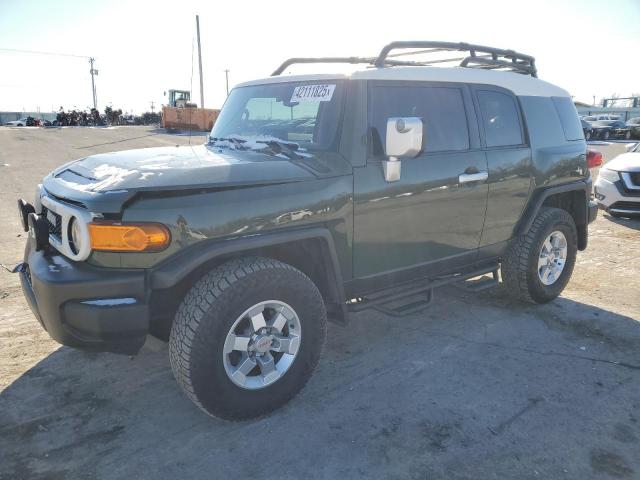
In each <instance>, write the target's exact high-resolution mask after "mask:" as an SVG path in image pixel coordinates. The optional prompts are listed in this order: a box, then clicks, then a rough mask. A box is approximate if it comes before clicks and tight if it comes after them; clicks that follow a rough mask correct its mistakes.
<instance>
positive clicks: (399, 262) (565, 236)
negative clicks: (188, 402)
mask: <svg viewBox="0 0 640 480" xmlns="http://www.w3.org/2000/svg"><path fill="white" fill-rule="evenodd" d="M398 49H400V50H404V49H419V50H418V52H419V53H420V54H422V55H424V54H425V53H426V54H427V56H429V54H433V55H436V56H438V58H437V60H435V61H434V60H421V61H420V60H416V61H409V60H397V59H394V58H397V57H396V56H395V55H390V52H392V51H396V50H398ZM460 52H463V53H462V55H463V57H462V58H463V59H462V61H460V55H461V53H460ZM443 54H445V55H446V54H449V57H444V58H442V55H443ZM402 58H406V57H402ZM321 62H324V63H327V62H341V63H361V64H364V65H365V66H366V68H364V69H361V70H358V71H355V72H354V73H352V74H350V75H337V74H336V75H333V74H317V75H301V76H295V75H281V73H283V72H284V70H286V69H288V68H289V67H290V66H292V65H293V64H296V63H321ZM436 62H437V63H445V64H446V62H455V63H456V66H454V67H443V68H436V67H433V66H431V64H432V63H436ZM585 154H586V145H585V141H584V137H583V135H582V128H581V124H580V120H579V118H578V115H577V113H576V110H575V108H574V106H573V103H572V101H571V97H570V95H569V94H568V93H567V92H566V91H565V90H562V89H560V88H558V87H556V86H553V85H551V84H549V83H546V82H543V81H541V80H539V79H538V78H537V77H536V68H535V62H534V59H533V57H530V56H528V55H523V54H520V53H517V52H514V51H512V50H500V49H495V48H490V47H483V46H478V45H470V44H464V43H445V42H395V43H392V44H390V45H387V46H386V47H385V48H384V49H383V50H382V51H381V53H380V55H379V56H378V57H371V58H357V57H345V58H320V59H309V58H298V59H291V60H288V61H287V62H285V63H284V64H283V65H282V66H281V67H280V68H279V69H278V70H276V72H274V74H273V75H272V76H271V77H269V78H266V79H262V80H256V81H252V82H248V83H244V84H242V85H239V86H237V87H236V88H235V89H233V91H232V92H231V93H230V95H229V97H228V99H227V101H226V103H225V105H224V108H223V109H222V112H221V114H220V117H219V118H218V120H217V122H216V124H215V126H214V127H213V130H212V132H211V134H210V136H209V137H208V139H207V141H206V143H205V144H203V145H198V146H178V147H171V148H149V149H140V150H131V151H123V152H117V153H106V154H98V155H92V156H89V157H86V158H82V159H80V160H77V161H74V162H71V163H68V164H66V165H63V166H61V167H60V168H58V169H56V170H55V171H53V172H52V173H50V174H49V175H48V176H47V177H46V178H45V179H44V180H43V183H42V185H40V186H39V187H38V190H37V195H36V198H35V202H34V203H33V204H30V203H27V202H26V201H24V200H19V202H18V203H19V210H20V216H21V218H22V221H23V226H24V228H25V231H28V232H29V238H28V242H27V246H26V251H25V256H24V263H23V264H22V265H21V266H20V267H19V268H18V270H19V272H20V276H21V281H22V286H23V290H24V295H25V297H26V299H27V300H28V302H29V304H30V306H31V309H32V310H33V312H34V314H35V316H36V317H37V318H38V320H39V321H40V323H41V324H42V326H43V327H44V328H45V329H46V330H47V331H48V332H49V334H50V335H51V337H52V338H53V339H55V340H56V341H58V342H60V343H62V344H65V345H69V346H72V347H78V348H84V349H90V350H94V351H108V352H118V353H126V354H133V353H136V352H137V351H138V350H139V349H140V348H141V346H142V345H143V343H144V342H145V339H146V337H147V335H148V334H152V335H155V336H157V337H160V338H164V339H168V341H169V355H170V360H171V367H172V369H173V372H174V375H175V377H176V379H177V381H178V383H179V384H180V385H181V387H182V388H183V390H184V391H185V393H186V394H187V395H188V396H189V397H190V398H191V399H192V400H193V401H194V402H195V403H196V404H197V405H198V406H199V407H200V408H202V409H203V410H204V411H206V412H207V413H209V414H211V415H214V416H216V417H221V418H225V419H241V418H250V417H255V416H259V415H263V414H265V413H267V412H270V411H272V410H273V409H275V408H277V407H279V406H281V405H283V404H284V403H285V402H287V401H288V400H289V399H291V398H292V397H293V396H294V395H295V394H296V393H297V392H298V391H300V389H301V388H302V387H303V386H304V384H305V382H306V381H307V380H308V378H309V377H310V375H311V374H312V372H313V370H314V368H315V367H316V365H317V363H318V360H319V357H320V353H321V350H322V347H323V344H324V340H325V334H326V321H327V320H330V321H334V322H338V323H345V322H346V321H347V320H348V318H349V314H350V312H353V311H359V310H363V309H368V308H373V309H377V310H379V311H381V312H384V313H385V314H389V315H392V316H394V317H398V318H401V317H402V316H405V315H410V314H413V313H416V312H419V311H421V310H422V309H423V308H424V307H425V306H426V305H427V304H428V303H429V301H430V300H431V299H432V297H433V290H434V288H436V287H438V286H441V285H444V284H447V283H453V282H465V280H468V279H471V278H475V277H479V276H484V280H482V281H479V282H473V283H472V285H473V288H475V289H480V288H485V287H490V286H493V285H496V284H498V283H502V284H503V288H505V289H506V290H507V291H508V292H511V293H512V294H513V295H514V296H516V297H518V298H521V299H523V300H526V301H530V302H535V303H542V302H548V301H550V300H552V299H554V298H555V297H557V296H558V295H559V294H560V293H561V292H562V290H563V288H564V287H565V285H566V284H567V282H568V281H569V278H570V276H571V273H572V270H573V267H574V263H575V260H576V253H577V251H578V250H583V249H584V248H585V247H586V245H587V226H588V223H589V222H590V221H592V220H593V218H594V217H595V214H596V207H595V204H593V203H592V202H590V194H591V179H590V177H589V170H588V168H587V165H586V156H585ZM485 274H489V276H488V277H487V276H486V275H485ZM468 283H469V282H467V284H468ZM470 288H471V286H470ZM398 321H401V320H398Z"/></svg>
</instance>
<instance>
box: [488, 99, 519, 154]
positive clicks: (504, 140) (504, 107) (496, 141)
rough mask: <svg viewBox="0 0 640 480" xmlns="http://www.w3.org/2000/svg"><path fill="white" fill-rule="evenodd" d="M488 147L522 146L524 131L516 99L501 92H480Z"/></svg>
mask: <svg viewBox="0 0 640 480" xmlns="http://www.w3.org/2000/svg"><path fill="white" fill-rule="evenodd" d="M478 103H479V104H480V115H481V117H482V124H483V126H484V133H485V138H486V142H487V147H504V146H509V145H521V144H522V143H523V140H522V129H521V128H520V116H519V115H518V107H517V105H516V102H515V100H514V98H513V97H512V96H510V95H506V94H504V93H501V92H495V91H490V90H481V91H479V92H478Z"/></svg>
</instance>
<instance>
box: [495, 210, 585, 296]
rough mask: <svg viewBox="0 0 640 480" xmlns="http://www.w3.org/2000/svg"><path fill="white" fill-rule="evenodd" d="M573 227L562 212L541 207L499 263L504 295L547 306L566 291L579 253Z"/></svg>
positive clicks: (574, 226)
mask: <svg viewBox="0 0 640 480" xmlns="http://www.w3.org/2000/svg"><path fill="white" fill-rule="evenodd" d="M577 238H578V236H577V232H576V225H575V222H574V221H573V218H572V217H571V215H569V213H568V212H567V211H565V210H561V209H559V208H550V207H543V208H541V209H540V212H539V213H538V215H537V216H536V218H535V220H534V221H533V224H532V225H531V228H530V229H529V231H528V232H527V233H526V234H525V235H521V236H520V237H518V238H515V239H514V240H513V242H512V244H511V246H510V248H509V250H508V251H507V254H506V255H505V258H504V259H503V261H502V267H501V270H502V280H503V283H504V286H505V288H506V290H507V292H508V293H509V294H510V295H511V296H513V297H516V298H519V299H521V300H525V301H528V302H532V303H546V302H549V301H551V300H553V299H554V298H556V297H557V296H558V295H560V293H561V292H562V290H564V288H565V287H566V285H567V283H568V282H569V279H570V278H571V274H572V272H573V267H574V265H575V261H576V254H577V251H578V248H577V245H578V240H577Z"/></svg>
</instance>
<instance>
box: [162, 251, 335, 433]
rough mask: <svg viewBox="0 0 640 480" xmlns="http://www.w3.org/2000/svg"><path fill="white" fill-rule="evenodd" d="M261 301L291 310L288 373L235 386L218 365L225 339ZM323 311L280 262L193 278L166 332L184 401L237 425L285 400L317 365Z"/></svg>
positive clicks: (249, 263) (244, 263) (231, 265)
mask: <svg viewBox="0 0 640 480" xmlns="http://www.w3.org/2000/svg"><path fill="white" fill-rule="evenodd" d="M267 300H278V301H281V302H285V303H287V304H288V305H290V306H291V307H292V308H293V309H294V310H295V312H296V313H297V315H298V317H299V319H300V324H301V327H302V337H301V344H300V348H299V350H298V353H297V356H296V358H295V360H294V362H293V364H292V365H291V367H290V368H289V370H288V371H287V372H286V373H285V374H284V375H283V376H282V377H281V378H279V379H278V380H277V381H276V382H274V383H273V384H271V385H269V386H267V387H264V388H262V389H259V390H247V389H243V388H241V387H239V386H237V385H235V384H234V383H233V382H232V381H231V379H230V378H229V377H228V376H227V374H226V372H225V368H224V364H223V353H222V352H223V347H224V342H225V338H226V335H227V333H228V331H229V329H230V328H231V326H232V325H233V323H234V321H235V320H236V319H237V318H238V317H239V316H241V315H242V313H243V312H244V311H246V310H247V309H248V308H250V307H251V306H253V305H255V304H257V303H259V302H262V301H267ZM326 316H327V314H326V310H325V306H324V302H323V300H322V296H321V295H320V292H319V291H318V289H317V287H316V286H315V284H314V283H313V282H312V281H311V280H310V279H309V278H308V277H307V276H306V275H305V274H304V273H302V272H300V271H299V270H297V269H295V268H294V267H292V266H291V265H287V264H286V263H283V262H280V261H277V260H272V259H267V258H260V257H252V258H243V259H235V260H231V261H229V262H227V263H225V264H223V265H220V266H219V267H217V268H215V269H214V270H212V271H210V272H209V273H208V274H206V275H205V276H204V277H202V278H201V279H200V280H198V281H197V282H196V283H195V285H194V286H193V287H192V288H191V290H190V291H189V292H188V293H187V295H186V296H185V298H184V300H183V301H182V303H181V304H180V306H179V308H178V311H177V313H176V316H175V320H174V322H173V326H172V328H171V335H170V339H169V359H170V363H171V369H172V370H173V374H174V376H175V378H176V380H177V381H178V384H179V385H180V386H181V387H182V389H183V390H184V392H185V393H186V394H187V396H188V397H189V398H190V399H191V400H192V401H193V402H194V403H195V404H196V405H198V407H200V408H201V409H202V410H204V411H205V412H206V413H208V414H209V415H212V416H214V417H218V418H222V419H225V420H242V419H247V418H254V417H259V416H261V415H264V414H267V413H269V412H271V411H273V410H275V409H277V408H279V407H280V406H282V405H284V404H285V403H287V402H288V401H289V400H291V399H292V398H293V397H294V396H295V395H296V394H297V393H298V392H299V391H300V390H301V389H302V388H303V387H304V385H305V384H306V382H307V380H308V379H309V377H310V376H311V375H312V373H313V371H314V369H315V367H316V366H317V364H318V360H319V358H320V354H321V351H322V347H323V345H324V340H325V337H326Z"/></svg>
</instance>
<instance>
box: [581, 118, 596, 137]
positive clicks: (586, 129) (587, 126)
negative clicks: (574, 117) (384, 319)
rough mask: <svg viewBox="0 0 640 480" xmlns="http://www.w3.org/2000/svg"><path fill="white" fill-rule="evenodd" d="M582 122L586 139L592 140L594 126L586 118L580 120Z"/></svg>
mask: <svg viewBox="0 0 640 480" xmlns="http://www.w3.org/2000/svg"><path fill="white" fill-rule="evenodd" d="M580 123H581V124H582V133H584V139H585V140H591V137H593V127H592V126H591V124H590V123H589V122H587V121H585V120H580Z"/></svg>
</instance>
